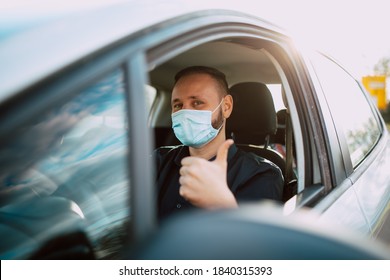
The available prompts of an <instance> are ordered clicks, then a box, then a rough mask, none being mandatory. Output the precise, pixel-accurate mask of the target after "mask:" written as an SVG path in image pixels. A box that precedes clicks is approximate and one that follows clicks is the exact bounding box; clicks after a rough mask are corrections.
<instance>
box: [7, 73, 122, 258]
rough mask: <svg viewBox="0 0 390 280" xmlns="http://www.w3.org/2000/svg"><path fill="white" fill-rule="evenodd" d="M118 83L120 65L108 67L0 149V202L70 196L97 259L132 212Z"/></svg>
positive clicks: (114, 246) (113, 247)
mask: <svg viewBox="0 0 390 280" xmlns="http://www.w3.org/2000/svg"><path fill="white" fill-rule="evenodd" d="M123 81H124V74H123V71H122V70H119V69H118V70H115V71H113V72H112V73H110V74H108V75H106V76H105V77H103V78H102V79H100V80H99V81H98V82H97V83H94V84H92V85H90V86H87V87H86V88H85V90H82V91H81V92H80V93H78V94H77V95H76V96H75V97H74V98H73V99H72V100H70V101H68V102H67V103H64V104H61V105H60V106H57V107H55V108H52V109H50V110H49V111H48V112H46V113H44V114H42V115H37V117H36V118H35V119H33V120H31V122H30V123H29V124H28V125H26V126H25V127H23V129H21V130H20V131H18V133H17V134H16V135H15V137H14V139H15V140H14V141H12V142H11V143H8V144H7V145H5V146H4V145H3V146H2V147H1V148H2V151H0V155H1V156H0V162H1V166H7V168H2V169H1V174H0V178H1V179H2V180H1V181H0V182H2V185H1V186H0V190H1V204H2V206H4V205H12V204H16V203H18V202H20V201H28V200H37V199H38V200H39V199H40V198H42V197H48V196H56V197H58V196H59V197H65V198H67V199H69V200H71V201H74V202H75V203H76V204H77V205H78V206H79V207H80V209H81V211H82V215H83V216H84V217H85V225H86V231H87V234H88V236H89V239H90V240H91V242H92V246H93V247H94V250H95V254H96V256H97V257H98V258H111V257H113V256H114V255H115V254H116V253H117V250H118V251H119V248H120V246H121V238H122V237H123V236H124V235H125V229H126V227H127V225H126V224H127V223H128V221H129V215H130V213H129V203H128V197H129V194H128V192H129V188H128V186H129V180H128V171H127V170H128V168H127V160H126V159H127V153H128V148H127V122H126V117H125V116H126V110H125V94H124V93H125V90H124V88H125V87H124V82H123ZM5 162H7V163H8V164H7V165H3V163H5ZM31 211H34V209H31ZM47 212H48V213H50V209H47Z"/></svg>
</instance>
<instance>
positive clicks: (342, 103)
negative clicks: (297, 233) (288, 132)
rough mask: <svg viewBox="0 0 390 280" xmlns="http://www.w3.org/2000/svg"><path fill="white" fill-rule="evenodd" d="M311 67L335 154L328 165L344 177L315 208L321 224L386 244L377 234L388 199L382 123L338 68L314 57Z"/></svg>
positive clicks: (385, 138) (365, 96)
mask: <svg viewBox="0 0 390 280" xmlns="http://www.w3.org/2000/svg"><path fill="white" fill-rule="evenodd" d="M312 63H313V65H314V68H315V70H314V71H315V73H316V76H317V77H318V80H319V83H320V85H321V87H318V88H317V89H318V92H319V94H322V92H323V94H324V97H325V99H326V102H323V103H322V106H324V107H328V108H329V110H330V114H331V116H332V117H331V118H332V123H329V127H333V126H334V127H335V130H336V131H337V132H336V134H337V141H335V145H337V147H338V149H340V151H341V154H339V156H338V157H336V156H334V155H335V154H334V153H333V154H332V153H331V156H333V165H334V166H337V164H338V165H340V166H343V168H341V169H342V170H343V174H342V175H340V177H342V176H345V179H344V181H342V180H339V181H338V182H337V183H336V184H335V186H334V190H333V191H332V192H330V193H329V195H328V196H327V197H326V198H324V199H323V201H321V203H319V205H317V208H318V209H321V208H322V209H323V210H324V209H326V210H325V211H324V213H323V215H322V217H323V219H330V220H333V221H336V222H337V223H340V224H344V223H346V224H351V225H352V226H353V227H355V228H357V229H359V230H360V231H362V232H364V233H367V234H371V235H372V236H373V237H376V236H378V235H379V236H380V239H383V241H385V242H388V241H389V240H388V238H386V237H385V236H386V235H385V234H384V233H383V232H382V233H381V229H382V226H383V224H384V223H385V221H386V217H387V216H388V203H389V196H390V189H389V180H390V177H389V173H388V171H387V170H389V166H390V165H389V142H388V133H387V130H386V129H385V124H384V122H383V119H382V118H381V116H380V114H379V112H378V110H377V108H376V107H375V106H374V105H373V104H372V102H371V100H370V97H369V96H368V94H367V93H366V92H365V91H364V89H363V87H362V86H361V84H360V83H359V82H358V81H356V80H355V79H354V78H353V77H352V76H351V75H349V74H348V73H347V72H346V71H345V70H344V69H342V68H341V67H340V66H339V65H337V64H336V63H335V62H333V61H331V60H330V59H328V58H326V57H325V56H321V55H319V54H315V55H313V56H312ZM324 110H326V109H324ZM337 161H339V163H337ZM344 172H345V174H344Z"/></svg>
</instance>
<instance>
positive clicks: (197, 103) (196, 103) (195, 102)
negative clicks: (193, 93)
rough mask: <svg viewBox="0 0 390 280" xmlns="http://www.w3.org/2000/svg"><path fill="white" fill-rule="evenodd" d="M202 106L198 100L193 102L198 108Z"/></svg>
mask: <svg viewBox="0 0 390 280" xmlns="http://www.w3.org/2000/svg"><path fill="white" fill-rule="evenodd" d="M202 104H203V102H202V101H199V100H197V101H194V106H199V105H202Z"/></svg>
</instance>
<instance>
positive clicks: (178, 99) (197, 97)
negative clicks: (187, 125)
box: [172, 95, 201, 104]
mask: <svg viewBox="0 0 390 280" xmlns="http://www.w3.org/2000/svg"><path fill="white" fill-rule="evenodd" d="M188 99H201V98H200V97H199V96H197V95H191V96H189V97H188ZM176 102H181V99H180V98H175V99H173V100H172V104H174V103H176Z"/></svg>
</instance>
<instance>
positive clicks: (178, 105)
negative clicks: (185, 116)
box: [173, 104, 183, 110]
mask: <svg viewBox="0 0 390 280" xmlns="http://www.w3.org/2000/svg"><path fill="white" fill-rule="evenodd" d="M182 107H183V106H182V104H174V105H173V109H174V110H180V109H181V108H182Z"/></svg>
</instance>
